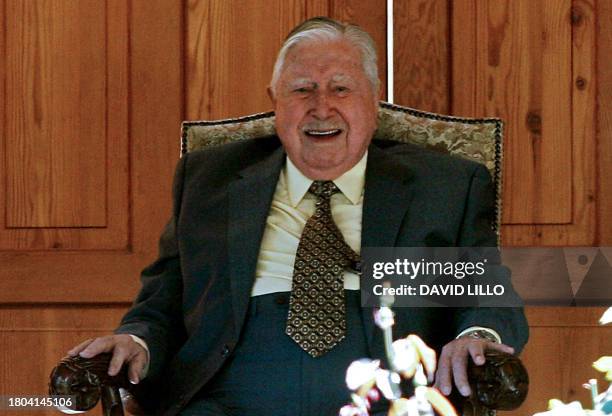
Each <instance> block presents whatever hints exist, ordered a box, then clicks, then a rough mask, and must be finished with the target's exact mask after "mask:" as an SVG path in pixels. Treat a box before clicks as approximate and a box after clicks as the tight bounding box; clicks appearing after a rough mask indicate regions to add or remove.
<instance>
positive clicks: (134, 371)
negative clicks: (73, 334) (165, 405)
mask: <svg viewBox="0 0 612 416" xmlns="http://www.w3.org/2000/svg"><path fill="white" fill-rule="evenodd" d="M103 352H112V353H113V357H112V358H111V361H110V364H109V365H108V375H109V376H115V375H117V373H119V370H121V367H122V366H123V364H124V363H128V378H129V379H130V383H132V384H137V383H138V382H139V381H140V375H141V374H142V371H143V370H144V368H145V365H146V364H147V358H148V357H147V351H146V350H145V349H144V348H143V347H142V346H141V345H139V344H138V343H137V342H135V341H134V340H133V339H132V337H131V336H129V335H126V334H119V335H109V336H107V337H100V338H95V339H88V340H87V341H84V342H82V343H80V344H79V345H77V346H76V347H74V348H73V349H71V350H70V351H68V355H70V356H73V357H74V356H75V355H77V354H78V355H80V356H81V357H83V358H91V357H94V356H96V355H98V354H100V353H103Z"/></svg>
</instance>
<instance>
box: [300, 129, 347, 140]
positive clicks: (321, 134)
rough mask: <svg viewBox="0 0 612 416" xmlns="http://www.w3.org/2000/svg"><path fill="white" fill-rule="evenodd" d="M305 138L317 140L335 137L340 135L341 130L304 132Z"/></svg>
mask: <svg viewBox="0 0 612 416" xmlns="http://www.w3.org/2000/svg"><path fill="white" fill-rule="evenodd" d="M304 133H306V135H307V136H310V137H317V138H327V137H335V136H337V135H339V134H340V133H342V130H341V129H329V130H310V129H309V130H304Z"/></svg>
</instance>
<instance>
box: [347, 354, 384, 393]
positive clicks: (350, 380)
mask: <svg viewBox="0 0 612 416" xmlns="http://www.w3.org/2000/svg"><path fill="white" fill-rule="evenodd" d="M379 368H380V360H369V359H367V358H362V359H360V360H357V361H353V362H352V363H351V365H349V368H348V369H347V370H346V386H347V387H348V388H349V390H352V391H356V390H359V389H360V388H361V387H362V386H364V385H367V384H370V383H372V384H373V383H374V380H375V379H376V370H378V369H379ZM367 390H369V388H368V389H367ZM367 390H366V391H367Z"/></svg>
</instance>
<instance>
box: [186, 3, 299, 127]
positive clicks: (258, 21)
mask: <svg viewBox="0 0 612 416" xmlns="http://www.w3.org/2000/svg"><path fill="white" fill-rule="evenodd" d="M304 14H305V10H304V5H303V2H301V1H281V0H277V1H241V0H236V1H225V2H201V1H195V0H192V1H189V2H188V10H187V16H186V20H187V34H186V35H187V42H186V44H187V68H186V69H187V73H186V80H187V85H188V87H187V98H186V102H187V112H186V114H187V118H188V119H190V120H195V119H216V118H225V117H235V116H239V115H246V114H250V113H255V112H260V111H267V110H270V109H271V108H272V105H271V103H270V100H269V98H268V96H267V94H266V87H267V86H268V84H269V82H270V77H271V74H272V66H273V64H274V60H275V59H276V53H277V51H278V49H279V47H280V45H281V43H282V41H283V39H284V37H285V35H286V34H287V33H288V31H289V30H290V29H291V28H292V27H293V26H294V25H295V24H297V23H298V22H299V21H300V20H302V18H303V16H304Z"/></svg>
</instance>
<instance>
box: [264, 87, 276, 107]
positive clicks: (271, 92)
mask: <svg viewBox="0 0 612 416" xmlns="http://www.w3.org/2000/svg"><path fill="white" fill-rule="evenodd" d="M266 92H267V93H268V97H270V101H272V105H273V106H274V108H276V97H275V96H274V91H272V87H270V86H268V88H266Z"/></svg>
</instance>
